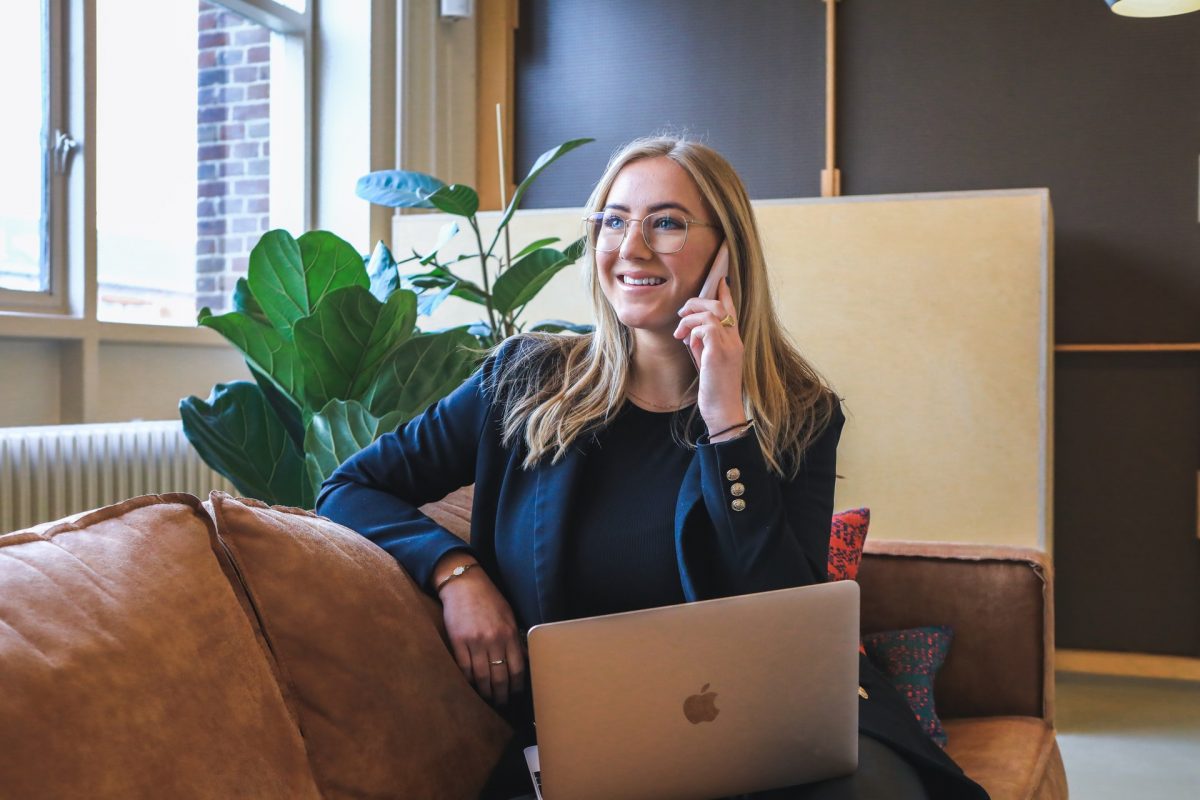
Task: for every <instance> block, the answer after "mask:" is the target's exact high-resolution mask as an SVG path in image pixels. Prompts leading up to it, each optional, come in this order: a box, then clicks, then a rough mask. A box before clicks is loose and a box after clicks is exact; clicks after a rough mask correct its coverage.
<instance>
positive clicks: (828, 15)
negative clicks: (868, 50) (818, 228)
mask: <svg viewBox="0 0 1200 800" xmlns="http://www.w3.org/2000/svg"><path fill="white" fill-rule="evenodd" d="M822 2H824V3H825V169H823V170H821V196H822V197H840V196H841V194H842V173H841V170H839V169H838V168H837V166H836V164H837V161H836V159H835V145H836V143H837V136H836V131H835V123H836V119H835V113H836V111H837V71H836V66H837V48H836V40H837V35H836V34H837V14H836V11H835V9H836V7H837V3H839V2H841V0H822Z"/></svg>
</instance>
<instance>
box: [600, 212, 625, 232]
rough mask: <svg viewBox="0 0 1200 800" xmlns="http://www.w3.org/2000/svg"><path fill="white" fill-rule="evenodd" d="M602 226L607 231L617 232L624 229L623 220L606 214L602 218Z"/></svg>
mask: <svg viewBox="0 0 1200 800" xmlns="http://www.w3.org/2000/svg"><path fill="white" fill-rule="evenodd" d="M603 225H604V227H605V228H608V229H609V230H613V231H619V230H621V229H622V228H624V227H625V220H623V219H621V218H620V217H618V216H615V215H613V214H608V215H607V216H605V217H604V221H603Z"/></svg>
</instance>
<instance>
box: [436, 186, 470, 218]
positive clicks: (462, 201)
mask: <svg viewBox="0 0 1200 800" xmlns="http://www.w3.org/2000/svg"><path fill="white" fill-rule="evenodd" d="M429 202H430V203H432V204H433V207H434V208H437V209H439V210H441V211H445V212H446V213H447V214H453V215H454V216H456V217H473V216H475V212H476V211H478V210H479V195H478V194H476V192H475V190H474V189H472V188H471V187H470V186H464V185H462V184H461V183H456V184H453V185H452V186H443V187H442V188H440V189H438V190H437V191H436V192H434V193H433V194H431V195H430V196H429Z"/></svg>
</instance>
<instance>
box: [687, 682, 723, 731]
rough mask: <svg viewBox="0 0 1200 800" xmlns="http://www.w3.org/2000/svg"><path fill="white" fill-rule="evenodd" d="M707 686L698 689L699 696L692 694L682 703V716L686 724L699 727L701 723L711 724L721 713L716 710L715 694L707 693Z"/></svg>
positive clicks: (719, 710)
mask: <svg viewBox="0 0 1200 800" xmlns="http://www.w3.org/2000/svg"><path fill="white" fill-rule="evenodd" d="M708 686H709V684H707V683H706V684H704V685H703V686H701V687H700V694H694V695H692V696H691V697H689V698H688V699H687V700H684V701H683V715H684V716H685V717H687V718H688V722H690V723H692V724H693V725H699V724H700V723H701V722H712V721H713V720H714V719H716V718H717V714H720V713H721V709H719V708H717V706H716V702H717V693H716V692H710V691H708Z"/></svg>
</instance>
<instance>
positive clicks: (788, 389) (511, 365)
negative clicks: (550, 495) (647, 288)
mask: <svg viewBox="0 0 1200 800" xmlns="http://www.w3.org/2000/svg"><path fill="white" fill-rule="evenodd" d="M660 156H665V157H666V158H669V159H671V160H672V161H674V162H675V163H676V164H678V165H679V166H681V167H683V169H684V170H685V171H686V172H687V173H688V174H689V175H690V176H691V177H692V180H693V181H695V183H696V186H697V187H698V188H699V189H700V194H701V196H702V197H703V198H704V200H705V202H706V203H707V204H708V206H709V208H710V209H711V210H712V211H713V214H714V216H715V217H716V222H717V225H718V227H719V228H720V229H721V231H722V232H723V233H724V235H725V241H727V242H728V243H729V257H730V260H729V281H730V287H729V288H730V290H731V292H732V295H733V303H734V306H735V308H736V311H735V316H736V317H737V320H738V330H739V332H740V333H741V336H742V343H743V375H742V380H743V386H744V387H745V389H744V393H743V404H744V406H745V409H744V410H745V412H746V416H747V417H748V418H752V419H753V420H754V428H753V431H754V434H755V435H756V436H757V437H758V440H759V443H760V445H761V446H762V451H763V453H764V455H765V456H766V460H767V463H768V465H769V466H770V468H771V470H772V471H773V472H775V473H776V474H779V475H789V476H794V475H795V473H796V471H797V470H798V469H799V467H800V462H801V459H802V457H803V455H804V452H805V451H806V450H807V449H808V447H809V445H810V444H811V443H812V441H813V440H814V439H815V438H816V437H817V436H819V435H820V433H821V432H822V431H823V430H824V429H825V427H826V425H828V423H829V421H830V419H831V418H832V416H833V413H834V408H835V407H836V404H837V402H838V400H837V397H836V395H834V394H833V392H832V390H831V389H830V388H829V387H828V384H827V383H826V382H825V380H824V379H823V378H822V377H821V375H820V374H819V373H818V372H817V371H816V370H815V369H814V368H813V367H812V366H811V365H810V364H809V363H808V362H807V361H806V360H805V359H804V358H803V357H802V356H801V355H800V354H799V353H798V352H797V351H796V349H795V347H794V346H793V345H792V344H791V343H790V341H789V340H788V338H787V335H786V334H785V333H784V330H783V326H782V325H781V324H780V322H779V318H778V316H777V315H776V313H775V308H774V306H773V304H772V301H771V293H770V290H769V287H768V285H767V268H766V263H765V261H764V259H763V253H762V244H761V242H760V241H759V236H758V226H757V224H756V223H755V219H754V210H753V209H752V208H751V206H750V198H749V196H748V195H747V194H746V189H745V187H744V186H743V185H742V181H741V179H740V178H739V177H738V175H737V173H736V172H734V170H733V167H731V166H730V165H729V162H727V161H726V160H725V159H724V158H723V157H721V155H719V154H718V153H717V152H716V151H715V150H713V149H712V148H711V147H708V146H707V145H705V144H702V143H700V142H697V141H693V140H688V139H684V138H680V137H674V136H656V137H649V138H643V139H637V140H635V141H633V142H630V143H629V144H628V145H626V146H625V147H623V148H621V149H620V150H618V151H617V152H616V153H615V154H614V155H613V157H612V158H611V159H610V160H609V162H608V167H607V168H606V169H605V170H604V174H603V176H601V178H600V181H599V183H597V184H596V188H595V189H594V190H593V191H592V195H591V198H590V199H589V200H588V204H587V208H588V210H589V211H600V210H602V209H603V208H604V204H605V201H606V200H607V198H608V193H609V190H610V188H611V187H612V184H613V181H614V180H615V179H616V176H617V173H618V172H620V171H621V170H622V169H623V168H624V167H625V166H626V165H628V164H630V163H631V162H633V161H638V160H640V159H645V158H656V157H660ZM583 271H584V280H585V281H586V283H587V285H588V286H589V288H590V291H591V297H592V309H593V312H594V315H595V319H596V327H595V330H594V332H593V333H591V334H587V335H583V336H577V335H554V334H525V335H524V336H523V337H522V340H523V341H522V343H521V345H522V346H520V347H518V348H517V352H516V353H515V355H514V357H513V358H510V359H506V360H505V366H504V368H503V369H502V371H501V372H500V373H499V374H497V375H496V377H495V383H494V388H495V389H496V392H497V399H498V401H499V402H501V403H502V404H503V409H504V417H503V441H504V443H505V445H507V446H512V445H513V444H514V443H515V442H517V441H518V440H523V442H524V444H525V446H526V448H527V451H528V452H527V454H526V456H525V458H524V459H523V462H522V464H523V466H524V467H525V468H527V469H528V468H531V467H533V466H534V465H536V464H537V463H538V462H539V461H541V460H542V459H543V458H545V457H546V456H547V455H549V456H550V458H551V463H556V462H558V460H559V459H561V458H562V457H563V456H564V455H565V454H566V453H567V451H568V450H569V449H570V447H571V446H572V444H573V443H575V442H576V440H577V439H579V437H580V436H581V435H584V434H586V433H589V432H592V431H595V430H597V429H599V428H601V427H603V426H604V425H605V424H606V423H607V422H608V420H609V419H610V418H611V417H612V416H613V415H614V414H616V412H617V411H618V410H619V409H620V408H621V406H622V405H623V403H624V401H625V389H626V382H627V381H628V380H629V374H630V359H631V357H632V354H633V337H632V335H631V334H630V332H629V329H628V328H626V327H625V326H624V325H623V324H622V323H621V322H620V320H619V319H618V318H617V315H616V312H615V311H614V310H613V308H612V306H611V305H610V304H609V302H608V299H607V298H606V297H605V296H604V292H603V290H602V289H601V286H600V279H599V275H598V274H597V269H596V254H595V252H594V251H593V250H592V249H591V248H590V247H589V248H588V250H587V252H586V254H585V255H584V262H583ZM693 414H695V411H694V410H693ZM694 419H695V417H694V416H693V418H692V420H689V424H688V425H687V426H685V428H684V430H685V431H686V430H687V429H689V428H691V425H690V423H691V422H692V421H694ZM677 436H679V437H680V438H681V440H682V441H683V442H684V443H685V444H687V445H688V446H691V447H695V444H696V443H695V439H694V438H692V439H690V440H689V439H688V438H687V437H686V433H679V428H678V427H677Z"/></svg>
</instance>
